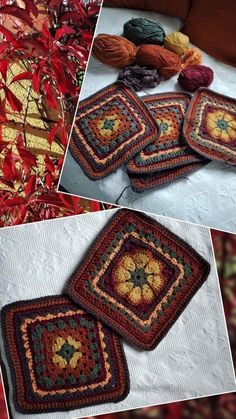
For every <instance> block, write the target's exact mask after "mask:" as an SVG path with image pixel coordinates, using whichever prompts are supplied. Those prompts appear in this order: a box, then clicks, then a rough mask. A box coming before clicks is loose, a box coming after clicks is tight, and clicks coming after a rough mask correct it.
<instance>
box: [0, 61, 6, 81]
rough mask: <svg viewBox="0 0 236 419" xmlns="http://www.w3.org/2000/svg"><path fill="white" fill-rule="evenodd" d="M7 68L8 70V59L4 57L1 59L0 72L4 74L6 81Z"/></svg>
mask: <svg viewBox="0 0 236 419" xmlns="http://www.w3.org/2000/svg"><path fill="white" fill-rule="evenodd" d="M7 70H8V61H7V60H3V59H2V60H1V61H0V73H1V74H2V77H3V78H4V80H5V82H6V81H7Z"/></svg>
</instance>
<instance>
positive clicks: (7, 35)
mask: <svg viewBox="0 0 236 419" xmlns="http://www.w3.org/2000/svg"><path fill="white" fill-rule="evenodd" d="M0 32H1V33H2V34H3V35H4V36H5V38H6V40H7V41H8V42H10V43H11V44H12V45H13V46H14V47H15V48H17V47H18V46H19V43H18V41H17V39H16V37H15V35H14V34H13V32H11V31H9V29H7V28H5V27H4V26H3V25H0Z"/></svg>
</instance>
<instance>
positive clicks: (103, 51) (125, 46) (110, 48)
mask: <svg viewBox="0 0 236 419" xmlns="http://www.w3.org/2000/svg"><path fill="white" fill-rule="evenodd" d="M136 52H137V47H136V46H135V45H134V44H133V43H132V42H130V41H129V40H128V39H126V38H124V37H122V36H117V35H107V34H103V33H102V34H99V35H98V36H96V38H95V39H94V43H93V49H92V55H93V56H94V57H95V58H96V59H97V60H99V61H101V62H102V63H103V64H105V65H110V66H112V67H115V68H123V67H125V66H127V65H130V64H132V63H133V62H134V61H135V57H136Z"/></svg>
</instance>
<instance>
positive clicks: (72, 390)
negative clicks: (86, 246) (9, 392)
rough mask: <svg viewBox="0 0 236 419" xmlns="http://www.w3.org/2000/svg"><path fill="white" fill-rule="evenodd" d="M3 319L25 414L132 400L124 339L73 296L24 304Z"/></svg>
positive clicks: (15, 388) (16, 389) (17, 403)
mask: <svg viewBox="0 0 236 419" xmlns="http://www.w3.org/2000/svg"><path fill="white" fill-rule="evenodd" d="M1 315H2V330H3V337H4V344H5V351H6V355H7V359H8V363H9V366H10V371H11V378H12V385H13V397H14V404H15V408H16V410H18V411H19V412H21V413H40V412H52V411H60V410H71V409H75V408H81V407H84V406H90V405H94V404H100V403H106V402H118V401H120V400H123V399H124V398H125V397H126V396H127V394H128V392H129V373H128V369H127V365H126V360H125V356H124V353H123V348H122V345H121V342H120V339H119V338H118V336H117V335H116V334H115V333H113V332H112V331H111V330H109V329H107V328H106V327H105V326H104V325H103V324H102V323H100V322H99V321H98V320H96V319H95V318H94V317H93V316H91V315H89V314H87V313H86V312H85V311H84V310H83V309H81V308H80V307H78V306H76V305H75V304H74V303H73V302H72V301H71V300H70V299H69V298H68V297H66V296H50V297H44V298H39V299H34V300H27V301H19V302H16V303H12V304H9V305H7V306H5V307H3V309H2V313H1Z"/></svg>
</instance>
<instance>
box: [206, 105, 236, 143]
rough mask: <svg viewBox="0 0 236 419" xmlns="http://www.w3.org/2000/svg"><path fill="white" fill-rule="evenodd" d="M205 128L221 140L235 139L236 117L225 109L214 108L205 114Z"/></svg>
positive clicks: (230, 140)
mask: <svg viewBox="0 0 236 419" xmlns="http://www.w3.org/2000/svg"><path fill="white" fill-rule="evenodd" d="M206 124H207V129H208V130H209V132H210V134H211V135H212V136H213V137H215V138H217V139H218V140H221V141H223V142H226V143H229V142H232V141H236V119H235V117H234V116H233V115H231V114H230V113H229V112H226V111H220V110H215V111H211V112H209V113H208V114H207V120H206Z"/></svg>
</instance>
